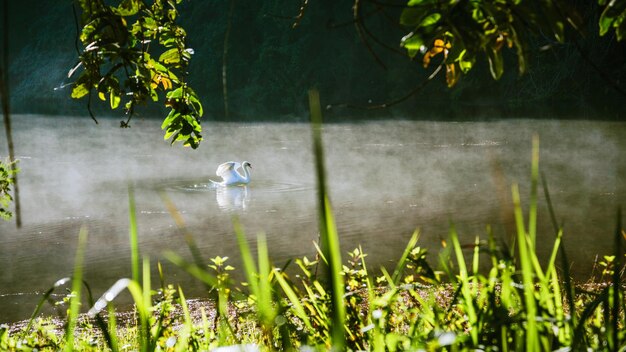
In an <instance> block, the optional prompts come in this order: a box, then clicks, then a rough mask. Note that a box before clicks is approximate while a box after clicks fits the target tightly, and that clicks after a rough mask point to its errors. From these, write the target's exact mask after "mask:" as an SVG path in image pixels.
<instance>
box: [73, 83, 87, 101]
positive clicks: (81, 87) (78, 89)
mask: <svg viewBox="0 0 626 352" xmlns="http://www.w3.org/2000/svg"><path fill="white" fill-rule="evenodd" d="M87 94H89V88H87V85H86V84H85V83H80V84H78V85H74V88H72V95H71V96H72V98H74V99H80V98H82V97H84V96H85V95H87Z"/></svg>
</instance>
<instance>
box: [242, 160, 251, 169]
mask: <svg viewBox="0 0 626 352" xmlns="http://www.w3.org/2000/svg"><path fill="white" fill-rule="evenodd" d="M246 166H247V167H249V168H251V169H252V164H250V162H249V161H244V162H243V165H241V167H246Z"/></svg>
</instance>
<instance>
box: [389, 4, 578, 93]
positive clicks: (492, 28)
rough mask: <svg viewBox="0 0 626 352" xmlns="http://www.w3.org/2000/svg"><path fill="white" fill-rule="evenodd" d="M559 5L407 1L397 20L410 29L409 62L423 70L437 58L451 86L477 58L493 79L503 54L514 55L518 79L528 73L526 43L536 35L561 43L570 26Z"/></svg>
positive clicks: (407, 37) (572, 19)
mask: <svg viewBox="0 0 626 352" xmlns="http://www.w3.org/2000/svg"><path fill="white" fill-rule="evenodd" d="M560 3H561V1H549V0H540V1H524V0H460V1H459V0H452V1H440V0H409V1H408V3H407V8H406V9H404V10H403V12H402V14H401V16H400V23H401V25H403V26H405V27H406V28H408V29H409V31H410V32H409V33H408V34H406V35H405V36H404V37H403V38H402V41H401V45H402V46H403V47H404V48H405V49H406V50H407V53H408V55H409V56H411V57H416V56H417V55H423V59H422V60H423V63H424V66H428V65H429V64H430V61H431V59H432V58H433V57H435V56H438V55H439V54H442V55H441V56H443V58H442V60H441V65H444V66H445V68H446V81H447V84H448V86H449V87H452V86H454V85H455V84H456V83H457V82H458V80H459V78H460V77H461V74H465V73H467V72H468V71H470V70H471V69H472V68H473V67H474V66H475V64H476V61H477V59H479V58H480V55H481V54H484V56H485V57H486V59H487V62H488V63H489V70H490V73H491V76H492V77H493V78H494V79H496V80H497V79H499V78H500V77H501V76H502V74H503V72H504V56H503V52H504V50H503V49H504V48H510V49H515V53H516V57H517V66H518V71H519V72H520V74H522V73H524V72H525V71H526V70H527V67H528V58H529V57H528V45H529V37H530V36H532V35H533V34H539V33H541V35H542V36H544V37H546V38H549V40H552V41H555V42H561V43H562V42H563V41H564V40H565V35H566V23H567V22H570V23H575V22H576V19H575V16H573V15H570V14H568V13H566V12H565V10H563V9H567V8H568V7H567V6H561V4H560Z"/></svg>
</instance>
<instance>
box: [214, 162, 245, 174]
mask: <svg viewBox="0 0 626 352" xmlns="http://www.w3.org/2000/svg"><path fill="white" fill-rule="evenodd" d="M240 167H241V164H240V163H238V162H236V161H227V162H225V163H223V164H221V165H220V166H218V167H217V171H215V174H216V175H217V176H222V177H223V176H224V174H225V173H230V172H233V171H235V170H237V169H238V168H240Z"/></svg>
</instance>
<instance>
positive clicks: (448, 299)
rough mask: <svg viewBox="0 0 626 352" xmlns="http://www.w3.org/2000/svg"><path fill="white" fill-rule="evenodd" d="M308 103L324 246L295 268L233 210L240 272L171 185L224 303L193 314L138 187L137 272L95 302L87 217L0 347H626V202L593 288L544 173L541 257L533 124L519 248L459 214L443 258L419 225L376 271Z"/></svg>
mask: <svg viewBox="0 0 626 352" xmlns="http://www.w3.org/2000/svg"><path fill="white" fill-rule="evenodd" d="M309 104H310V107H311V126H312V133H313V150H314V153H315V166H316V168H315V170H316V177H317V180H318V187H317V188H318V216H319V231H320V243H319V246H318V247H316V248H317V250H318V255H317V256H316V258H307V257H303V258H297V259H295V260H294V263H295V268H293V269H292V271H293V270H296V271H297V274H295V275H294V274H293V273H292V271H289V272H288V271H286V270H285V268H279V267H276V266H275V265H274V264H273V263H272V260H271V257H270V255H269V248H268V246H269V245H268V242H267V240H266V237H265V235H263V234H259V235H257V236H256V253H253V252H252V250H251V249H250V245H249V238H248V237H247V235H246V233H245V231H244V229H243V226H242V225H241V223H240V222H239V220H238V219H236V218H235V219H233V229H234V235H235V236H236V238H237V243H238V246H239V255H240V257H241V262H242V267H243V270H244V275H245V282H236V281H235V280H234V279H233V278H232V276H231V273H232V271H233V270H235V268H233V267H232V266H230V265H229V264H228V257H213V258H205V257H203V253H201V252H200V250H199V249H198V247H197V246H196V245H195V241H194V240H193V235H192V234H191V233H190V232H189V231H187V228H186V226H185V223H184V219H183V218H182V216H181V215H180V213H179V212H178V211H177V210H176V207H175V206H174V204H173V202H171V201H170V200H169V199H168V198H167V196H165V195H164V196H163V199H164V202H165V204H166V206H167V207H168V209H170V212H171V214H172V217H173V218H174V220H175V222H176V223H177V225H178V227H179V230H180V231H181V233H182V234H183V238H184V240H185V242H186V243H187V245H188V247H189V249H190V252H191V257H192V262H189V261H187V260H186V259H185V258H184V257H183V256H181V255H179V254H176V253H173V252H166V253H165V254H164V256H165V258H166V259H167V260H168V261H170V262H172V263H174V264H175V265H177V266H178V267H180V268H182V269H184V270H185V271H186V272H187V273H189V274H190V275H191V276H193V277H195V278H197V279H198V280H200V281H201V282H203V283H204V284H205V285H206V286H207V288H208V289H209V290H210V291H211V292H212V293H211V294H210V297H211V298H212V299H213V302H214V303H215V305H214V308H210V305H207V307H206V309H205V307H202V308H200V312H199V314H195V315H194V311H193V310H192V308H191V307H190V306H189V305H188V302H187V300H186V299H185V295H184V292H183V288H181V287H177V288H174V287H172V286H171V285H168V284H167V283H166V282H167V280H166V276H165V273H164V272H163V269H162V266H161V264H160V263H158V262H157V263H156V266H157V268H158V272H159V280H158V281H159V285H158V286H159V287H158V288H156V289H154V288H153V280H152V278H151V270H150V269H151V266H152V263H151V261H150V260H149V258H147V257H142V256H141V253H140V248H139V240H138V236H139V230H138V228H137V223H136V218H135V203H134V196H133V192H132V190H130V191H129V242H130V248H131V268H130V273H131V278H122V279H120V280H118V281H117V282H116V283H115V284H114V285H113V286H112V287H111V288H110V289H109V290H108V291H107V292H105V293H104V294H103V295H102V297H101V298H100V299H98V300H97V301H96V302H91V301H92V300H91V298H90V293H89V290H88V286H86V285H84V283H83V280H82V265H83V264H82V263H83V256H84V247H85V244H86V240H87V232H86V230H82V231H81V234H80V235H79V241H78V243H79V245H78V249H77V251H76V260H75V267H74V274H73V276H72V279H69V278H68V279H64V280H60V281H58V282H57V283H56V284H55V286H53V287H52V288H51V289H50V290H48V291H47V292H46V293H45V294H44V295H43V297H42V300H41V301H40V303H39V304H38V305H37V307H36V308H35V310H34V312H33V315H32V317H31V319H30V320H29V322H28V324H26V326H25V327H24V328H23V329H22V330H21V331H19V332H17V333H11V332H10V329H8V328H7V327H0V350H10V351H17V350H32V349H38V350H46V349H49V350H59V349H63V350H68V351H69V350H101V349H103V350H110V351H122V350H129V349H130V350H140V351H157V350H158V351H188V350H194V351H207V350H212V349H215V348H217V347H220V346H231V345H235V346H238V348H240V349H245V348H247V349H252V350H298V349H307V350H337V351H339V350H355V351H356V350H370V351H400V350H410V351H416V350H421V351H460V350H483V351H540V350H545V351H548V350H553V351H554V350H558V351H579V350H594V351H595V350H601V351H619V350H625V349H626V329H625V327H626V316H625V313H624V312H625V300H624V288H623V277H622V274H623V271H624V264H623V263H624V258H623V256H624V251H623V240H624V238H623V237H624V230H623V228H622V224H621V216H622V215H621V213H620V212H619V211H618V214H617V216H616V219H617V221H616V223H617V225H616V231H615V234H614V248H615V251H614V253H612V255H608V256H605V257H604V260H603V262H602V264H603V274H604V278H605V280H604V281H603V282H602V283H599V284H598V285H597V286H596V287H595V288H594V287H592V288H591V289H588V288H584V287H581V286H580V285H576V284H575V283H574V282H573V281H572V280H571V278H570V277H569V271H568V268H569V262H568V260H567V253H566V251H565V249H564V247H563V239H564V236H565V235H564V233H563V229H562V227H560V226H559V225H558V223H557V218H556V215H555V212H554V209H553V208H552V203H551V199H550V196H549V191H548V186H547V182H546V180H545V177H543V178H542V180H541V181H542V187H543V190H544V195H545V198H546V203H547V205H548V211H549V215H550V220H551V222H552V223H553V225H554V234H550V236H547V235H545V234H541V238H554V242H553V249H552V251H551V252H550V256H549V257H548V258H547V259H545V260H542V258H540V257H539V256H538V255H537V251H536V246H537V238H538V237H539V234H538V233H537V231H538V230H537V222H538V217H539V214H538V206H537V205H538V198H539V196H538V191H539V175H540V173H539V155H540V153H539V141H538V138H536V137H535V138H533V148H532V154H531V174H530V180H531V187H530V194H529V197H528V199H529V201H528V202H529V204H528V208H527V210H526V214H524V213H525V209H524V207H523V205H522V202H521V199H522V195H521V194H520V192H519V186H518V185H517V184H513V186H512V187H511V194H512V198H513V209H511V211H512V212H513V213H514V218H515V225H516V236H515V241H514V245H513V248H508V247H503V246H498V245H497V242H496V240H495V236H494V234H493V233H492V231H491V229H490V228H489V227H488V228H487V231H486V234H485V236H486V237H487V240H486V241H482V240H481V239H480V238H478V237H476V239H475V240H474V241H473V243H470V244H469V245H468V244H462V243H461V240H460V239H459V237H460V235H459V234H458V233H457V230H456V228H455V226H454V225H451V226H450V231H449V240H448V241H446V243H447V244H448V245H447V247H446V248H444V249H443V250H442V251H441V252H440V253H439V264H438V267H434V266H432V264H431V263H432V261H430V260H429V258H428V257H429V253H428V250H426V249H424V248H421V247H420V246H419V232H418V231H415V233H414V234H413V235H412V236H411V237H410V239H409V241H408V243H407V246H406V248H405V250H404V251H403V253H402V254H401V256H400V257H399V258H398V260H397V262H396V265H395V266H394V267H393V271H392V272H388V271H387V270H386V269H385V268H376V269H375V270H374V271H372V269H371V268H370V267H369V266H368V265H367V261H366V257H367V254H366V253H364V252H363V250H362V248H360V247H357V248H355V249H353V250H352V251H348V252H342V250H341V248H340V243H339V238H340V237H339V233H338V231H337V228H336V225H335V219H334V214H333V212H332V207H331V202H330V196H329V195H328V192H327V187H326V178H325V167H324V157H323V155H324V153H323V143H322V131H323V129H322V117H321V108H320V106H321V104H320V102H319V94H318V93H317V92H316V91H314V90H313V91H311V92H309ZM468 248H469V249H470V250H468ZM342 254H344V255H345V257H344V258H345V260H344V258H342ZM559 256H560V261H559V260H558V259H559ZM205 263H208V264H205ZM558 263H560V268H559V265H558ZM68 283H70V284H71V290H70V292H71V294H70V295H69V296H68V298H67V299H66V302H67V303H69V306H68V309H67V319H66V322H65V325H64V328H63V331H64V334H63V338H59V337H58V334H56V333H54V331H53V330H52V328H51V327H50V325H49V324H47V323H46V321H45V320H42V319H40V318H39V314H40V311H41V309H42V306H43V305H44V304H45V302H47V301H49V300H50V299H51V295H52V292H53V291H58V290H59V288H60V287H63V286H64V285H66V284H68ZM81 287H86V288H87V290H86V291H85V292H86V293H87V294H86V296H87V297H83V298H81V297H82V296H83V295H82V294H81V293H82V292H83V291H82V289H81ZM125 290H126V291H128V292H130V295H131V297H132V299H133V301H134V307H135V308H134V309H135V311H134V317H133V318H132V319H131V321H130V322H129V321H120V320H119V319H118V316H117V315H116V314H115V312H116V308H115V300H116V299H117V297H118V295H119V294H120V293H121V292H123V291H125ZM85 301H88V302H85ZM85 303H88V306H89V308H90V309H88V312H87V314H86V315H83V316H81V315H79V311H81V305H82V306H83V307H82V308H83V311H85V310H87V309H84V308H87V307H85ZM196 313H198V312H196ZM194 316H195V317H194ZM94 322H95V327H94V325H93V324H94Z"/></svg>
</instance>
